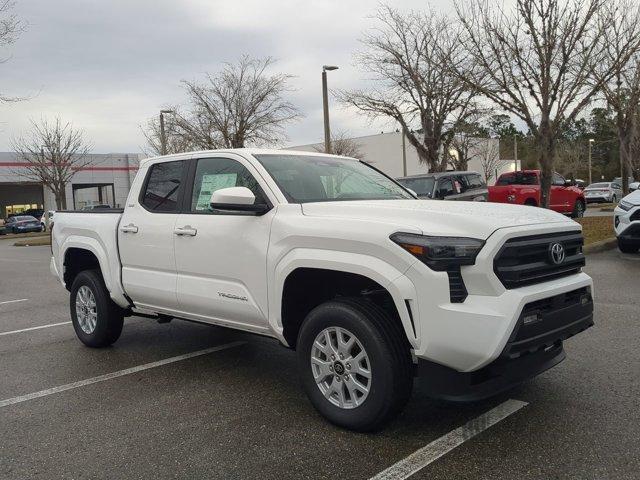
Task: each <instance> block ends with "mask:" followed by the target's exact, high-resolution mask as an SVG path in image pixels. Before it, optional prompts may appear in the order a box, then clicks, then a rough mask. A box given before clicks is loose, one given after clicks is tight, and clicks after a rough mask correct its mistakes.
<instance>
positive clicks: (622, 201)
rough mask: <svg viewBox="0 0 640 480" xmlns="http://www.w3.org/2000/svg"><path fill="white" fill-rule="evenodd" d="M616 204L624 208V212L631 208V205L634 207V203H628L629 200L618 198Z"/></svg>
mask: <svg viewBox="0 0 640 480" xmlns="http://www.w3.org/2000/svg"><path fill="white" fill-rule="evenodd" d="M618 206H619V207H620V208H621V209H622V210H624V211H625V212H628V211H629V210H631V209H632V208H633V207H635V205H634V204H632V203H629V202H625V201H624V200H620V203H618Z"/></svg>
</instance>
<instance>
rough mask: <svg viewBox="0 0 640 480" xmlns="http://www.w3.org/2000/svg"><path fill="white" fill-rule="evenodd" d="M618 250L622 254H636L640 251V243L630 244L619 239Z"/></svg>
mask: <svg viewBox="0 0 640 480" xmlns="http://www.w3.org/2000/svg"><path fill="white" fill-rule="evenodd" d="M618 248H619V249H620V251H621V252H622V253H636V252H637V251H638V250H639V249H640V242H629V241H625V240H622V239H620V238H619V239H618Z"/></svg>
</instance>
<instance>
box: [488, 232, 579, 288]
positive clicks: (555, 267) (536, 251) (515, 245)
mask: <svg viewBox="0 0 640 480" xmlns="http://www.w3.org/2000/svg"><path fill="white" fill-rule="evenodd" d="M583 243H584V239H583V237H582V233H581V232H578V231H574V232H563V233H553V234H544V235H533V236H528V237H516V238H512V239H510V240H507V241H506V242H505V244H504V245H503V246H502V248H501V249H500V251H499V252H498V254H497V255H496V257H495V259H494V261H493V270H494V272H495V273H496V275H497V276H498V278H499V279H500V281H501V282H502V284H503V285H504V286H505V288H508V289H512V288H518V287H523V286H526V285H532V284H535V283H541V282H546V281H549V280H552V279H554V278H559V277H564V276H567V275H573V274H574V273H578V272H580V269H581V268H582V267H583V266H584V263H585V261H584V254H583V253H582V245H583ZM555 244H560V245H562V247H563V248H564V259H563V260H562V261H561V262H559V263H554V261H553V257H552V255H551V253H550V250H551V247H552V246H553V245H555Z"/></svg>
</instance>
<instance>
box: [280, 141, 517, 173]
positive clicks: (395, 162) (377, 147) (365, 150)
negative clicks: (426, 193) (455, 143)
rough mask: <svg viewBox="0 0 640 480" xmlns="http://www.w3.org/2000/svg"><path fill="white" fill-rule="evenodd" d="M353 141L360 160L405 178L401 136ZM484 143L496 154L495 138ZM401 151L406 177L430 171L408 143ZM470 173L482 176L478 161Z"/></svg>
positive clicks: (503, 167) (505, 167)
mask: <svg viewBox="0 0 640 480" xmlns="http://www.w3.org/2000/svg"><path fill="white" fill-rule="evenodd" d="M352 140H353V141H354V142H355V143H356V144H358V145H359V149H360V151H361V152H362V154H363V158H362V160H364V161H366V162H367V163H370V164H371V165H373V166H374V167H376V168H378V169H379V170H382V171H383V172H384V173H386V174H387V175H389V176H390V177H394V178H397V177H402V176H404V175H405V174H404V168H403V161H402V153H403V145H402V134H401V133H399V132H389V133H380V134H378V135H368V136H365V137H356V138H353V139H352ZM486 141H487V142H493V143H494V145H493V146H492V147H491V149H492V150H494V151H495V152H496V155H497V154H498V153H497V152H498V151H499V148H498V147H499V141H498V140H497V139H487V140H486ZM321 146H322V144H321V143H315V144H309V145H298V146H295V147H289V150H300V151H307V152H315V151H317V150H316V149H317V148H318V147H321ZM404 151H405V153H406V164H407V167H406V170H407V171H406V175H417V174H420V173H428V171H429V169H428V168H427V166H426V165H424V164H421V163H420V162H419V160H418V152H417V151H416V149H415V148H414V147H413V146H412V145H410V144H409V142H408V141H407V140H405V146H404ZM470 154H471V156H472V157H474V156H475V154H474V152H473V149H472V151H471V152H470ZM469 170H472V171H476V172H479V173H482V165H481V161H480V159H479V158H473V159H472V160H471V161H470V162H469ZM497 170H498V174H500V173H503V172H505V171H510V170H513V165H512V164H511V163H510V162H500V164H499V166H498V169H497Z"/></svg>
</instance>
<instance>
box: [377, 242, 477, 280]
mask: <svg viewBox="0 0 640 480" xmlns="http://www.w3.org/2000/svg"><path fill="white" fill-rule="evenodd" d="M389 238H390V239H391V240H393V241H394V242H395V243H397V244H398V245H400V246H401V247H402V248H404V249H405V250H406V251H407V252H409V253H411V254H412V255H413V256H415V257H416V258H418V259H420V261H422V262H423V263H425V264H426V265H427V266H428V267H429V268H431V269H432V270H436V271H438V272H442V271H446V270H448V269H449V268H450V267H451V266H459V265H473V264H474V263H475V262H476V257H477V256H478V252H480V249H482V247H483V245H484V241H483V240H478V239H477V238H462V237H429V236H425V235H417V234H415V233H394V234H393V235H391V236H390V237H389Z"/></svg>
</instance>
